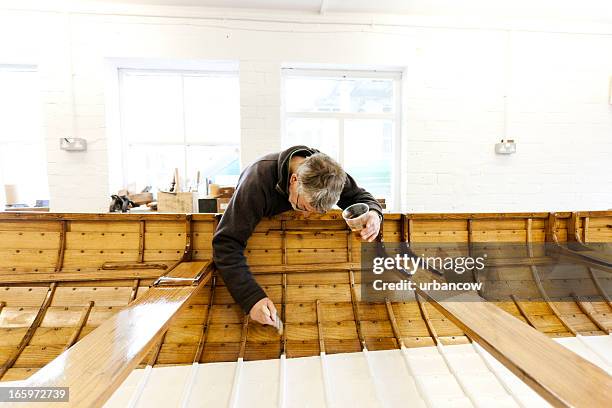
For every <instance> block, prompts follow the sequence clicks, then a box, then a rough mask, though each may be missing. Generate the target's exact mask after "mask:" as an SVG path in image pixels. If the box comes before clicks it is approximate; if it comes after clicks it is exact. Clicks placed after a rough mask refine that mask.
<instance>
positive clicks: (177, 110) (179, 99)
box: [121, 73, 184, 143]
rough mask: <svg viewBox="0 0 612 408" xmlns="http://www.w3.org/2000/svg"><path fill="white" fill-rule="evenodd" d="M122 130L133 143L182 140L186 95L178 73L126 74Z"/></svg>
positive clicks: (122, 94)
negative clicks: (184, 98) (183, 92)
mask: <svg viewBox="0 0 612 408" xmlns="http://www.w3.org/2000/svg"><path fill="white" fill-rule="evenodd" d="M122 81H123V82H122V87H121V104H122V106H121V110H122V117H121V130H122V133H123V135H124V137H126V138H127V140H128V141H129V142H131V143H134V142H166V143H177V142H178V143H182V142H183V140H184V132H183V96H182V83H181V77H180V75H178V74H151V75H148V74H136V73H123V74H122Z"/></svg>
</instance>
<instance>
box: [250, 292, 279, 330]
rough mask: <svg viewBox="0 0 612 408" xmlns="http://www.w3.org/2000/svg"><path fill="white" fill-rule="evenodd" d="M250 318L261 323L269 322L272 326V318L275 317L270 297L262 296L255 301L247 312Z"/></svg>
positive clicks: (274, 309)
mask: <svg viewBox="0 0 612 408" xmlns="http://www.w3.org/2000/svg"><path fill="white" fill-rule="evenodd" d="M249 316H251V319H253V320H255V321H256V322H259V323H261V324H269V325H272V326H274V319H276V308H275V307H274V303H272V301H271V300H270V298H267V297H265V298H263V299H261V300H260V301H259V302H257V303H255V304H254V305H253V307H252V308H251V311H250V312H249Z"/></svg>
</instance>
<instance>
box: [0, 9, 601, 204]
mask: <svg viewBox="0 0 612 408" xmlns="http://www.w3.org/2000/svg"><path fill="white" fill-rule="evenodd" d="M145 9H146V8H144V7H143V10H145ZM185 13H187V12H185ZM263 17H265V16H263ZM312 18H313V17H311V19H312ZM323 18H324V17H321V19H323ZM230 26H231V27H232V28H228V27H230ZM599 27H600V28H601V25H600V26H599ZM611 33H612V28H608V31H607V32H606V33H604V34H596V33H593V34H584V33H575V34H572V33H557V32H555V33H553V32H550V33H546V32H533V31H521V30H520V29H518V30H513V31H509V30H507V29H486V30H485V29H465V28H457V29H452V28H435V27H430V28H425V27H413V28H411V27H403V28H400V27H377V26H363V25H360V26H347V25H332V24H324V25H317V24H290V23H283V24H281V23H261V22H246V21H243V22H238V21H232V22H231V23H228V22H225V21H223V20H208V19H198V18H187V19H177V18H166V17H146V18H145V17H131V16H130V17H128V16H125V17H122V16H95V15H85V14H71V15H64V14H56V13H35V12H27V13H21V12H12V11H4V12H1V11H0V38H4V39H7V38H10V39H11V41H5V42H3V43H1V44H0V63H13V64H15V63H36V64H38V65H39V69H40V71H41V76H42V79H43V84H44V88H43V89H42V90H41V94H42V100H43V104H44V109H45V115H44V118H45V133H46V141H47V154H48V162H49V183H50V191H51V205H52V209H53V210H54V211H106V209H107V203H108V201H109V198H108V197H109V191H110V189H109V174H112V173H113V171H115V170H112V169H111V170H110V171H109V156H110V157H111V160H110V161H111V162H113V161H112V157H114V155H116V154H118V153H117V152H116V151H115V150H114V149H115V147H114V146H115V145H116V143H111V140H113V137H116V134H115V133H114V132H115V131H116V129H115V127H111V126H108V123H107V122H106V116H105V115H106V114H107V113H108V112H111V111H112V110H115V109H116V101H114V98H108V97H107V96H108V95H106V94H105V92H107V91H106V90H105V89H106V87H105V85H106V81H113V80H115V78H113V77H112V76H110V75H109V74H108V73H107V71H106V70H105V66H104V64H105V59H107V58H143V59H165V60H233V61H239V64H240V87H241V130H242V135H241V143H242V153H241V160H242V166H243V167H244V166H245V165H246V164H248V163H250V162H251V161H252V160H254V159H255V158H257V157H259V156H261V155H263V154H265V153H268V152H270V151H274V150H278V149H279V148H280V145H281V123H280V104H281V96H280V93H281V77H280V68H281V66H282V65H283V64H285V63H313V64H336V65H342V64H352V65H362V66H366V65H367V66H381V65H384V66H394V67H398V68H399V69H402V70H403V71H404V80H403V85H402V87H403V105H402V108H403V110H402V125H403V129H402V163H401V169H402V174H401V179H402V181H401V191H402V193H401V199H402V208H401V209H402V210H403V211H417V212H423V211H426V212H438V211H448V212H450V211H521V210H530V211H536V210H542V211H548V210H577V209H593V210H595V209H607V208H612V107H611V106H610V105H609V104H608V102H607V101H608V83H609V80H610V76H612V52H611V50H612V35H610V34H611ZM505 99H506V101H505V102H504V100H505ZM73 102H74V105H73ZM504 103H506V104H507V110H506V114H505V115H504ZM504 122H505V123H506V124H505V127H506V132H507V136H508V137H509V138H514V139H515V140H516V141H517V144H518V145H517V146H518V147H517V148H518V151H517V154H515V155H512V156H497V155H495V154H494V150H493V149H494V143H495V142H497V141H498V140H499V139H501V138H502V137H504ZM63 136H79V137H84V138H86V139H87V140H88V141H89V150H88V151H87V152H85V153H67V152H63V151H60V150H59V148H58V138H59V137H63ZM373 143H376V142H375V141H373Z"/></svg>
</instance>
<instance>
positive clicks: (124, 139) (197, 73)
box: [117, 67, 242, 186]
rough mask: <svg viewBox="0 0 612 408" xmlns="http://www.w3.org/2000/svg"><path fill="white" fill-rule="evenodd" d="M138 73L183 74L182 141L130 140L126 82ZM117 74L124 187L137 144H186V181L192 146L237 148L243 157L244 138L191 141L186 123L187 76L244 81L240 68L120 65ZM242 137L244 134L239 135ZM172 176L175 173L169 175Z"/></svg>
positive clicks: (184, 151) (183, 171)
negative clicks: (129, 153) (127, 76)
mask: <svg viewBox="0 0 612 408" xmlns="http://www.w3.org/2000/svg"><path fill="white" fill-rule="evenodd" d="M130 74H136V75H150V76H159V75H168V76H179V77H180V78H181V111H182V113H183V115H182V116H183V121H182V133H183V138H182V140H177V141H176V142H137V143H130V142H129V140H128V135H127V134H126V130H125V126H124V123H125V114H126V113H125V106H126V101H125V98H126V96H125V91H124V89H125V88H124V81H125V75H130ZM117 76H118V79H119V136H120V140H121V174H122V182H123V185H124V186H127V185H128V184H129V174H128V173H129V172H128V169H129V166H128V155H127V153H128V151H129V149H130V148H131V147H133V146H151V147H154V146H182V150H183V159H184V161H183V168H182V169H179V171H180V172H182V174H183V176H182V177H181V178H182V179H183V180H184V178H185V177H186V175H187V169H188V168H189V165H188V161H187V156H188V154H187V149H188V148H189V146H202V147H223V146H226V147H237V148H238V159H239V160H240V150H241V149H242V146H241V143H240V140H238V142H237V143H233V142H231V143H229V142H228V143H224V142H187V131H186V126H185V77H208V78H218V77H226V78H235V79H236V80H237V81H238V84H239V81H240V76H239V71H238V70H223V71H219V70H190V69H163V68H121V67H119V68H117ZM238 110H239V111H240V103H239V104H238ZM239 137H240V135H239ZM168 177H169V178H170V177H171V175H168Z"/></svg>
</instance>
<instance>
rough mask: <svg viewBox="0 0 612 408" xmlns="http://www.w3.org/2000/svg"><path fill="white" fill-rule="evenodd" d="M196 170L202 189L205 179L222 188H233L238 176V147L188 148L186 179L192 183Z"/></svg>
mask: <svg viewBox="0 0 612 408" xmlns="http://www.w3.org/2000/svg"><path fill="white" fill-rule="evenodd" d="M198 170H199V171H200V182H201V185H202V189H204V188H205V184H204V183H205V179H206V178H207V177H208V178H209V179H211V180H212V182H213V183H217V184H219V185H222V186H235V185H236V184H238V176H239V175H240V149H239V148H238V146H188V147H187V178H188V179H190V180H192V181H194V180H195V179H196V177H197V172H198ZM194 185H195V181H194Z"/></svg>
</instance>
